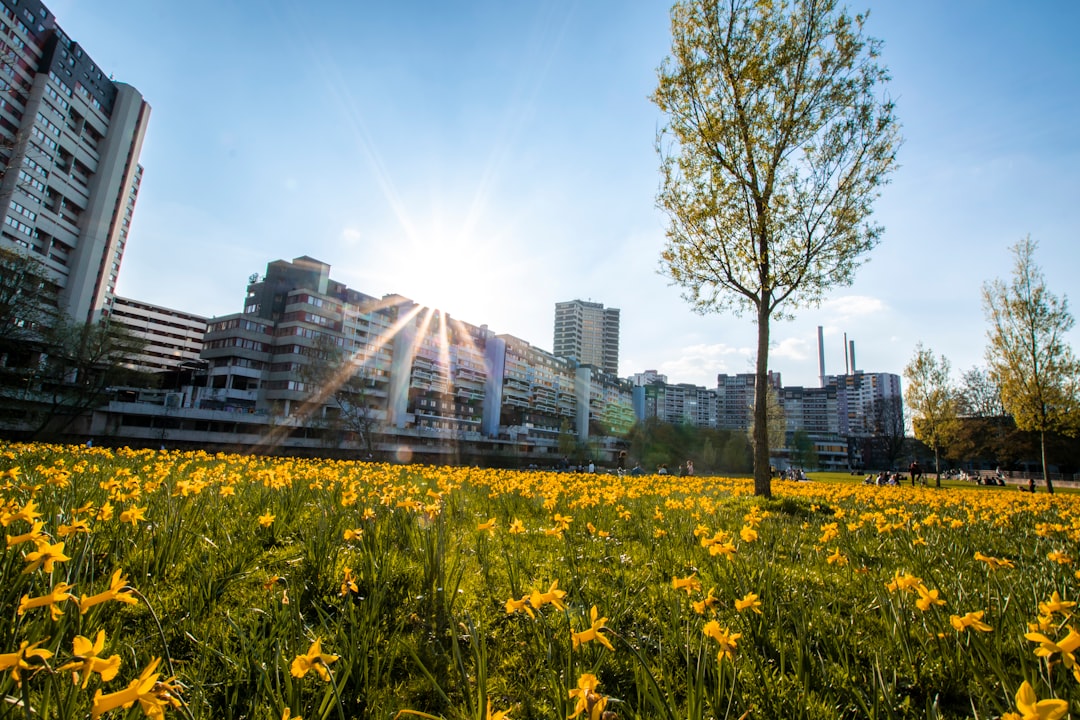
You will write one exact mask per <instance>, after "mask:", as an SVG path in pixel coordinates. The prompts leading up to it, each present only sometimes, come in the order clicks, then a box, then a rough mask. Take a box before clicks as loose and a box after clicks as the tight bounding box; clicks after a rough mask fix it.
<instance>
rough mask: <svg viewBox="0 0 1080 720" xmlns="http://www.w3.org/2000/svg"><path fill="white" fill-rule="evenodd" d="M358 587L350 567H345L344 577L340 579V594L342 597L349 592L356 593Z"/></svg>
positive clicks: (358, 590)
mask: <svg viewBox="0 0 1080 720" xmlns="http://www.w3.org/2000/svg"><path fill="white" fill-rule="evenodd" d="M358 592H360V588H359V587H358V586H357V585H356V580H355V579H354V578H353V575H352V568H345V579H343V580H342V581H341V595H342V597H344V596H345V595H348V594H349V593H358Z"/></svg>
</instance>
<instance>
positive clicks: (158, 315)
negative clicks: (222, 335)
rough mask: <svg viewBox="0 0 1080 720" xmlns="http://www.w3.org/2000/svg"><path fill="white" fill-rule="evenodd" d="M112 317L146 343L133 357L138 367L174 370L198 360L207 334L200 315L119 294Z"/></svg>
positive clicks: (114, 302) (153, 369)
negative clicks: (139, 352)
mask: <svg viewBox="0 0 1080 720" xmlns="http://www.w3.org/2000/svg"><path fill="white" fill-rule="evenodd" d="M110 319H111V322H112V323H113V324H115V325H120V326H121V327H124V328H126V329H127V330H129V331H130V332H131V333H132V334H133V335H134V336H135V337H137V338H139V339H141V340H143V341H144V342H146V347H145V348H144V349H143V352H142V353H141V354H140V355H139V356H138V357H135V358H132V366H133V367H135V368H137V369H140V370H147V371H157V370H172V369H176V368H178V367H180V365H181V364H182V363H185V362H186V363H194V362H197V361H198V360H199V354H200V352H202V346H203V335H205V334H206V318H204V317H202V316H201V315H195V314H192V313H188V312H184V311H181V310H173V309H171V308H166V307H162V306H160V305H154V304H151V303H147V302H142V301H140V300H132V299H130V298H124V297H119V296H117V297H116V298H115V299H114V301H113V309H112V313H111V315H110Z"/></svg>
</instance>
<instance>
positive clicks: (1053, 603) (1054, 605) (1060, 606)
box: [1039, 590, 1076, 617]
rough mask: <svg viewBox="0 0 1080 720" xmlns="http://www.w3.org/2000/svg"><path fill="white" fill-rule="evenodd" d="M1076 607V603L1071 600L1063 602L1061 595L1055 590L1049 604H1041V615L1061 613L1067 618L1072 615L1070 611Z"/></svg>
mask: <svg viewBox="0 0 1080 720" xmlns="http://www.w3.org/2000/svg"><path fill="white" fill-rule="evenodd" d="M1073 607H1076V603H1075V602H1073V601H1071V600H1062V599H1061V595H1060V594H1058V591H1057V590H1055V591H1054V592H1052V593H1051V594H1050V600H1049V601H1048V602H1041V603H1039V613H1041V614H1042V615H1052V614H1054V613H1056V612H1059V613H1061V614H1063V615H1065V616H1066V617H1068V616H1070V615H1071V614H1072V613H1071V612H1069V610H1070V609H1071V608H1073Z"/></svg>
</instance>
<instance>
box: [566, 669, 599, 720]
mask: <svg viewBox="0 0 1080 720" xmlns="http://www.w3.org/2000/svg"><path fill="white" fill-rule="evenodd" d="M598 687H600V681H599V680H597V679H596V676H595V675H593V674H591V673H583V674H582V675H581V677H579V678H578V686H577V687H576V688H574V689H573V690H571V691H570V699H571V700H576V703H575V704H574V712H573V714H572V715H570V716H569V717H567V719H566V720H573V719H574V718H576V717H578V716H579V715H581V714H582V713H585V716H586V717H587V718H588V720H600V718H601V717H602V716H603V714H604V708H605V707H607V698H606V697H604V696H603V695H601V694H600V693H598V692H596V689H597V688H598Z"/></svg>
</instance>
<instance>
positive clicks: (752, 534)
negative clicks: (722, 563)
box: [739, 525, 758, 543]
mask: <svg viewBox="0 0 1080 720" xmlns="http://www.w3.org/2000/svg"><path fill="white" fill-rule="evenodd" d="M739 537H741V538H742V539H743V542H748V543H752V542H754V541H755V540H757V539H758V533H757V530H755V529H754V528H753V527H752V526H750V525H744V526H743V528H742V530H740V531H739Z"/></svg>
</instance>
